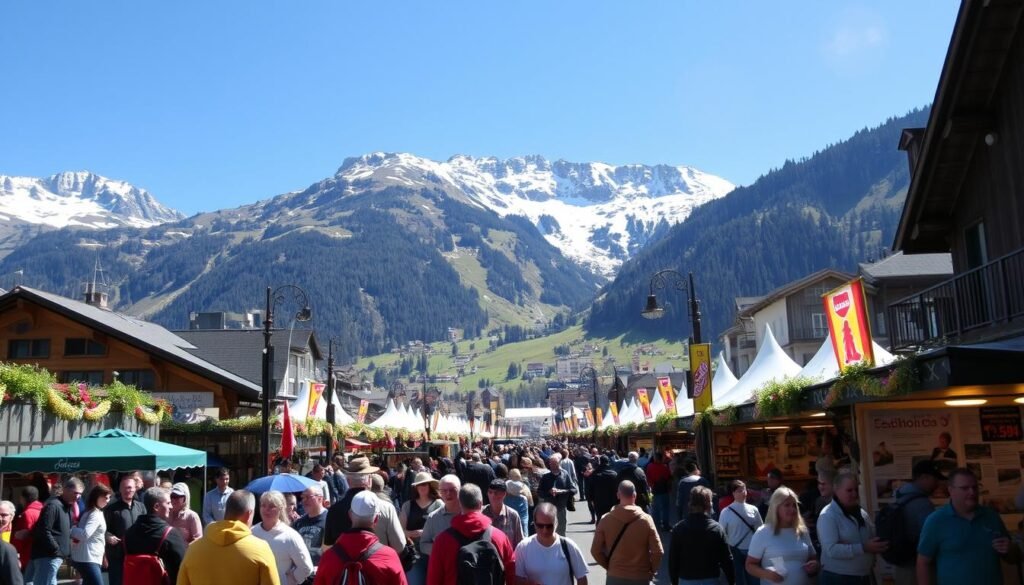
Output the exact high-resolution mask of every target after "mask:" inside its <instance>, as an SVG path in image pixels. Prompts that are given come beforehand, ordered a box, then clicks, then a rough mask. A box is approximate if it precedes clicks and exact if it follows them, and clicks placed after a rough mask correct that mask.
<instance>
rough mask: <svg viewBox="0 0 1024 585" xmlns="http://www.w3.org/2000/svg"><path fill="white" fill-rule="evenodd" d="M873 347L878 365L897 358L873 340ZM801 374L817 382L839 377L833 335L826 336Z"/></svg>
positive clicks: (885, 364)
mask: <svg viewBox="0 0 1024 585" xmlns="http://www.w3.org/2000/svg"><path fill="white" fill-rule="evenodd" d="M871 348H872V350H873V351H874V353H875V365H876V366H887V365H889V364H891V363H892V362H893V360H895V359H896V358H894V357H893V355H892V354H891V353H889V352H887V351H885V349H884V348H883V347H882V346H880V345H878V344H877V343H875V342H874V341H872V342H871ZM800 375H801V376H803V377H805V378H810V379H812V380H815V381H816V382H825V381H827V380H831V379H833V378H837V377H839V362H838V361H836V353H835V350H834V349H832V337H831V335H830V336H829V337H826V338H825V342H824V343H822V344H821V347H820V348H819V349H818V353H816V354H814V357H812V358H811V359H810V361H808V362H807V365H806V366H804V369H802V370H800Z"/></svg>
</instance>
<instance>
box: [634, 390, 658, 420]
mask: <svg viewBox="0 0 1024 585" xmlns="http://www.w3.org/2000/svg"><path fill="white" fill-rule="evenodd" d="M636 398H637V400H639V401H640V410H642V411H643V413H644V420H645V421H647V422H650V421H652V420H654V414H653V413H651V398H650V397H649V396H648V395H647V388H637V389H636Z"/></svg>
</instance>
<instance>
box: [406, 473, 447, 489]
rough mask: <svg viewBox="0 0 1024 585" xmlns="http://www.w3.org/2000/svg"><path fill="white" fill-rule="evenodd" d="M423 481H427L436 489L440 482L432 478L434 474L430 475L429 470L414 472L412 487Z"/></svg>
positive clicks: (423, 482)
mask: <svg viewBox="0 0 1024 585" xmlns="http://www.w3.org/2000/svg"><path fill="white" fill-rule="evenodd" d="M425 483H429V484H430V485H432V486H434V489H437V486H438V484H439V483H440V482H438V481H437V480H436V479H434V476H432V475H430V472H429V471H421V472H419V473H417V474H416V477H414V478H413V481H412V487H416V486H418V485H422V484H425Z"/></svg>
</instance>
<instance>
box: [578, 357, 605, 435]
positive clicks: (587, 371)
mask: <svg viewBox="0 0 1024 585" xmlns="http://www.w3.org/2000/svg"><path fill="white" fill-rule="evenodd" d="M583 380H590V390H591V392H592V393H593V394H594V428H593V433H592V434H593V438H592V439H591V440H592V441H593V442H595V443H596V442H597V425H599V424H601V421H599V420H597V370H595V369H594V368H593V367H591V366H584V368H583V369H582V370H580V381H581V382H582V381H583Z"/></svg>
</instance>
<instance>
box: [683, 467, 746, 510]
mask: <svg viewBox="0 0 1024 585" xmlns="http://www.w3.org/2000/svg"><path fill="white" fill-rule="evenodd" d="M699 485H702V486H704V487H706V488H708V489H711V482H710V481H708V480H707V478H704V477H701V476H699V475H688V476H686V477H684V478H683V479H681V480H679V486H678V487H677V488H676V509H678V510H679V517H680V518H685V517H686V515H687V514H688V513H689V510H690V492H691V491H692V490H693V488H695V487H697V486H699ZM712 492H713V490H712ZM716 509H717V508H716ZM762 516H763V515H762Z"/></svg>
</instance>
